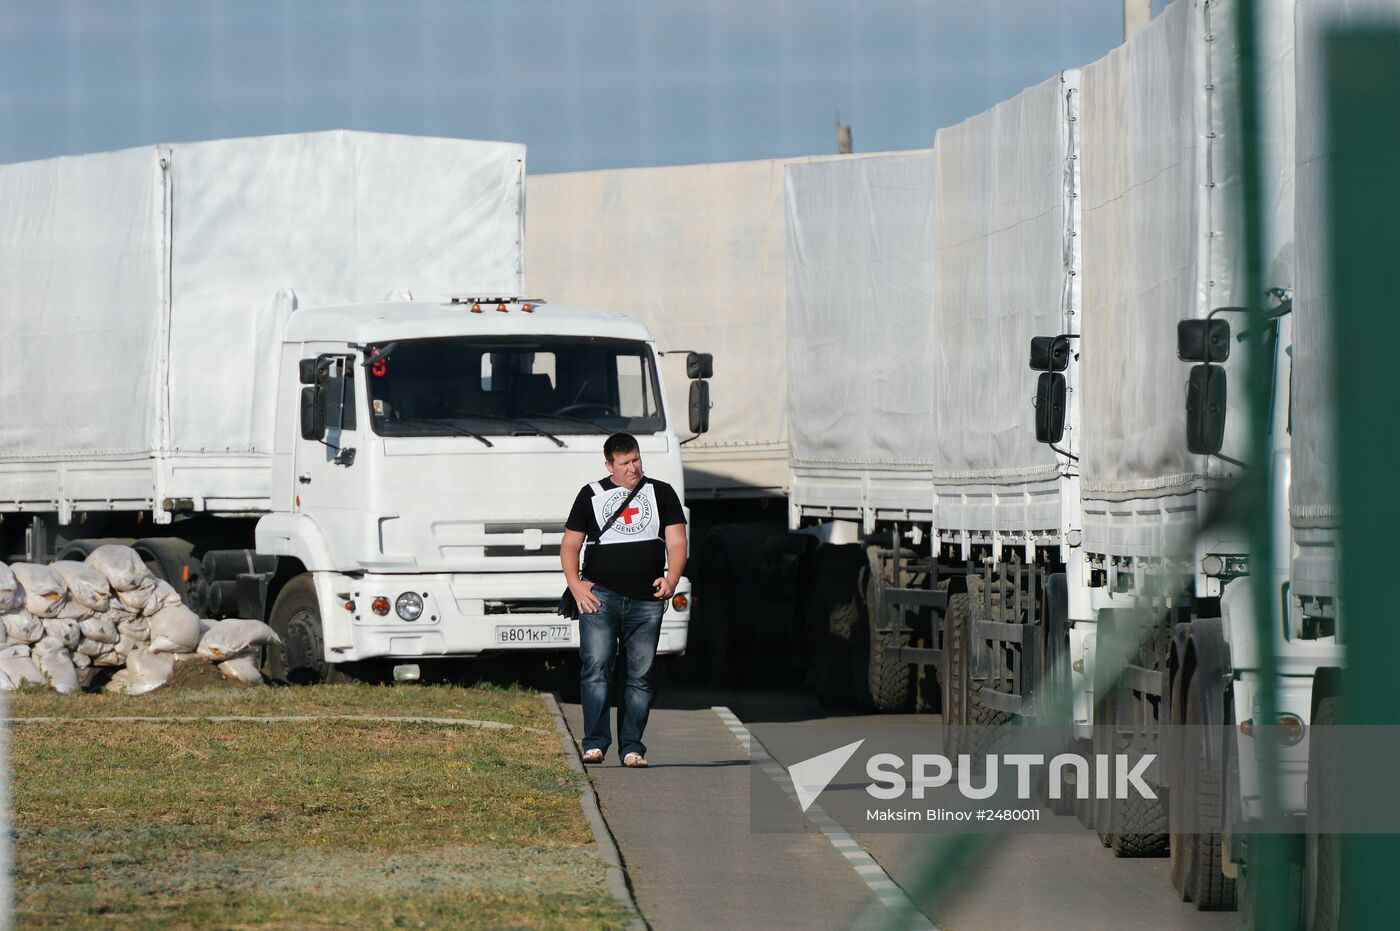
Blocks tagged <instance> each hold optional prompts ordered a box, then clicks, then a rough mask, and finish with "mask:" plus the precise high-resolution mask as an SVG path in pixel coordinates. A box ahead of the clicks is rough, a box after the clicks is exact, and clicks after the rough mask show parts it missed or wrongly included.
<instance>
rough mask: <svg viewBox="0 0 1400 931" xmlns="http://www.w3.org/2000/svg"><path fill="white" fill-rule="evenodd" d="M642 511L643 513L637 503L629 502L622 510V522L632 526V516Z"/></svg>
mask: <svg viewBox="0 0 1400 931" xmlns="http://www.w3.org/2000/svg"><path fill="white" fill-rule="evenodd" d="M640 513H642V512H641V509H640V508H638V507H637V506H636V505H635V504H629V505H628V506H627V507H626V509H624V510H623V512H622V522H623V523H624V524H627V525H629V526H630V525H631V523H632V518H633V517H635V516H637V515H638V514H640Z"/></svg>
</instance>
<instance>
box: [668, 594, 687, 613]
mask: <svg viewBox="0 0 1400 931" xmlns="http://www.w3.org/2000/svg"><path fill="white" fill-rule="evenodd" d="M671 607H673V608H675V609H676V610H677V611H684V610H685V609H686V608H688V607H690V599H689V598H687V597H685V596H684V595H676V596H674V597H672V598H671Z"/></svg>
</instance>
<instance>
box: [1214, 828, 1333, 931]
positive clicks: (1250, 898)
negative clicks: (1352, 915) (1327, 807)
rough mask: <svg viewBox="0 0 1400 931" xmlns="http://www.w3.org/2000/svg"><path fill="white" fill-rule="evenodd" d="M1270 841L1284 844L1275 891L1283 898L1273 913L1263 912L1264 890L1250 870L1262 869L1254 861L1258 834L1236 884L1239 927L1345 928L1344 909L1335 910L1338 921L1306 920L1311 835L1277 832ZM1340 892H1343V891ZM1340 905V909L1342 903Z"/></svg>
mask: <svg viewBox="0 0 1400 931" xmlns="http://www.w3.org/2000/svg"><path fill="white" fill-rule="evenodd" d="M1269 840H1271V841H1273V842H1274V843H1276V844H1279V845H1280V846H1281V847H1282V850H1281V851H1280V853H1281V856H1282V858H1283V862H1282V863H1281V864H1280V867H1281V869H1280V870H1279V873H1278V875H1279V885H1278V886H1277V888H1275V890H1274V893H1275V895H1280V894H1281V899H1280V901H1279V902H1278V904H1277V905H1276V906H1275V907H1274V908H1273V909H1272V914H1267V915H1266V914H1261V913H1260V911H1259V901H1258V898H1259V894H1260V893H1261V892H1263V891H1264V890H1262V889H1251V888H1250V886H1251V885H1252V883H1253V881H1252V880H1251V879H1250V878H1249V870H1250V869H1251V867H1253V868H1254V869H1261V867H1260V866H1258V865H1257V863H1255V862H1254V861H1255V860H1256V857H1255V855H1254V853H1253V851H1257V850H1258V849H1259V844H1260V843H1261V842H1262V841H1263V838H1262V837H1261V836H1259V835H1254V836H1252V837H1251V838H1250V842H1249V849H1250V851H1251V853H1250V861H1251V862H1247V863H1245V867H1244V872H1243V873H1241V874H1240V879H1239V880H1238V881H1237V882H1236V883H1235V889H1236V895H1237V896H1238V897H1239V908H1240V916H1239V926H1240V927H1241V928H1264V927H1267V928H1268V931H1335V929H1337V928H1341V927H1343V925H1342V924H1341V923H1340V922H1341V915H1340V911H1338V912H1335V913H1333V914H1334V916H1335V918H1334V920H1335V921H1336V922H1337V923H1336V924H1333V925H1327V924H1325V923H1324V924H1320V925H1319V924H1312V925H1309V924H1306V923H1305V910H1306V908H1307V890H1306V887H1307V878H1306V876H1305V875H1304V873H1305V872H1306V864H1305V860H1306V853H1305V848H1306V846H1307V836H1306V835H1304V834H1274V835H1272V836H1271V837H1270V838H1269ZM1334 888H1335V887H1334ZM1338 891H1339V892H1340V890H1338ZM1338 908H1339V909H1340V902H1339V903H1338ZM1266 920H1267V922H1268V923H1267V925H1266V923H1265V922H1266ZM1324 920H1325V919H1324Z"/></svg>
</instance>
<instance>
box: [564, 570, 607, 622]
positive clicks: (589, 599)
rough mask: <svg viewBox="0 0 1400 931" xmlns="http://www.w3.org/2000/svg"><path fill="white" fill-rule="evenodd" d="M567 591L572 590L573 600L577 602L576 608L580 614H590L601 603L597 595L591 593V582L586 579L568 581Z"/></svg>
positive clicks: (600, 605)
mask: <svg viewBox="0 0 1400 931" xmlns="http://www.w3.org/2000/svg"><path fill="white" fill-rule="evenodd" d="M569 591H571V592H573V594H574V601H577V602H578V609H579V612H580V613H582V614H592V613H593V612H594V611H597V610H598V609H599V608H600V607H602V605H603V602H602V601H601V600H600V599H599V598H598V596H597V595H595V594H593V583H592V582H590V581H588V580H587V579H577V580H576V581H573V582H570V583H569Z"/></svg>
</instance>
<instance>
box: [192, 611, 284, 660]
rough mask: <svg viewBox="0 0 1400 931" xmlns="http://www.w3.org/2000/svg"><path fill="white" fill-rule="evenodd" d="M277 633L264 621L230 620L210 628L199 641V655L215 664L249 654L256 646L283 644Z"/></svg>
mask: <svg viewBox="0 0 1400 931" xmlns="http://www.w3.org/2000/svg"><path fill="white" fill-rule="evenodd" d="M281 642H282V640H281V638H279V637H278V636H277V633H276V631H274V630H273V629H272V628H271V627H268V626H267V625H266V624H264V623H263V622H262V621H253V620H247V619H244V618H228V619H227V620H223V621H219V622H218V623H216V624H215V625H214V626H213V627H211V628H209V631H208V633H206V634H205V635H204V636H203V637H201V638H200V640H199V655H200V656H204V657H208V658H209V659H212V660H214V661H215V662H220V661H222V660H226V659H232V658H234V657H235V656H238V655H240V654H242V653H247V652H248V651H249V650H251V649H252V648H253V647H255V646H265V645H267V644H271V643H281Z"/></svg>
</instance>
